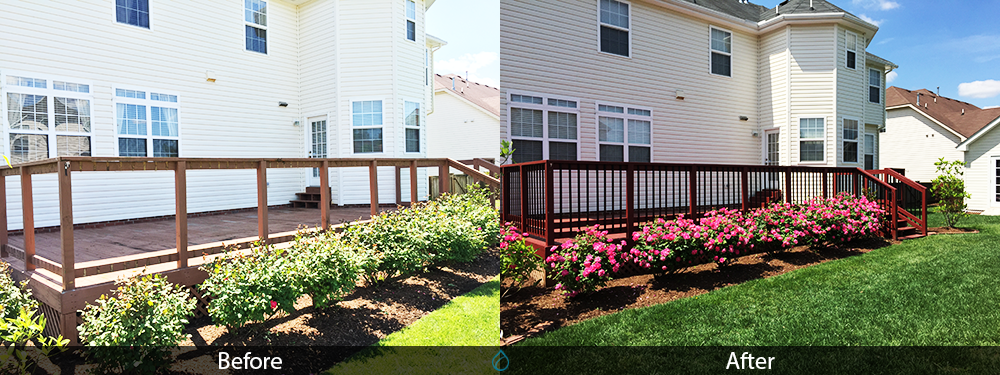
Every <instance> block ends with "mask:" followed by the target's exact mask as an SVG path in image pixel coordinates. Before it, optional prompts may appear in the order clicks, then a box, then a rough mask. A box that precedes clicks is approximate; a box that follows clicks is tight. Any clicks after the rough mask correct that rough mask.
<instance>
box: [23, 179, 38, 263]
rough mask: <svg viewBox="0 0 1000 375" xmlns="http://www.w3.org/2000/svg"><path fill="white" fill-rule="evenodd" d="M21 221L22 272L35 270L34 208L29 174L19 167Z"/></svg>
mask: <svg viewBox="0 0 1000 375" xmlns="http://www.w3.org/2000/svg"><path fill="white" fill-rule="evenodd" d="M21 217H22V218H23V219H22V220H21V222H22V223H24V224H23V228H24V270H25V271H34V270H35V262H34V258H35V207H34V204H33V203H32V200H31V172H30V171H29V170H28V167H21Z"/></svg>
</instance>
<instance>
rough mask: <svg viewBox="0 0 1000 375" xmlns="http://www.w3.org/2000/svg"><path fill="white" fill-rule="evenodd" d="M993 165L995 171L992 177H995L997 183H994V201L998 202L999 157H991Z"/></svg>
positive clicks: (999, 195)
mask: <svg viewBox="0 0 1000 375" xmlns="http://www.w3.org/2000/svg"><path fill="white" fill-rule="evenodd" d="M993 165H994V167H995V170H996V173H994V174H993V177H995V178H996V183H997V185H996V190H997V196H996V200H995V201H994V202H996V203H1000V157H998V158H993Z"/></svg>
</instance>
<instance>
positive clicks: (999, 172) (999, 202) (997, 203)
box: [990, 155, 1000, 207]
mask: <svg viewBox="0 0 1000 375" xmlns="http://www.w3.org/2000/svg"><path fill="white" fill-rule="evenodd" d="M997 163H1000V155H996V156H994V157H992V158H990V170H992V171H993V173H991V174H992V175H993V180H992V181H990V182H991V184H990V186H992V187H993V189H991V190H992V192H991V194H990V196H991V197H993V199H990V202H992V206H993V207H1000V199H997V195H998V194H996V187H997V186H1000V185H997V183H996V179H998V178H1000V167H997Z"/></svg>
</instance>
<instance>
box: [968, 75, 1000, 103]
mask: <svg viewBox="0 0 1000 375" xmlns="http://www.w3.org/2000/svg"><path fill="white" fill-rule="evenodd" d="M958 95H959V96H963V97H967V98H976V99H985V98H992V97H994V96H997V95H1000V81H994V80H992V79H988V80H985V81H974V82H966V83H962V84H959V85H958Z"/></svg>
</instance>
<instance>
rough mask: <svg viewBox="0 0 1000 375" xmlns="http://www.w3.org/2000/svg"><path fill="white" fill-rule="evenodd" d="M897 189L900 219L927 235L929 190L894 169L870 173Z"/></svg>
mask: <svg viewBox="0 0 1000 375" xmlns="http://www.w3.org/2000/svg"><path fill="white" fill-rule="evenodd" d="M868 173H871V174H872V175H873V176H876V177H878V178H880V179H881V180H882V181H885V182H887V183H888V184H889V185H891V186H892V187H894V188H895V189H896V206H897V210H898V211H899V217H900V218H901V219H903V220H906V222H907V223H908V224H910V225H911V226H913V227H915V228H917V230H918V231H920V233H922V234H923V235H925V236H926V235H927V188H926V187H925V186H923V185H921V184H919V183H916V182H914V181H913V180H910V179H908V178H906V177H905V176H903V175H902V174H901V173H899V172H896V171H895V170H892V169H888V168H887V169H880V170H874V171H868Z"/></svg>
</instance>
